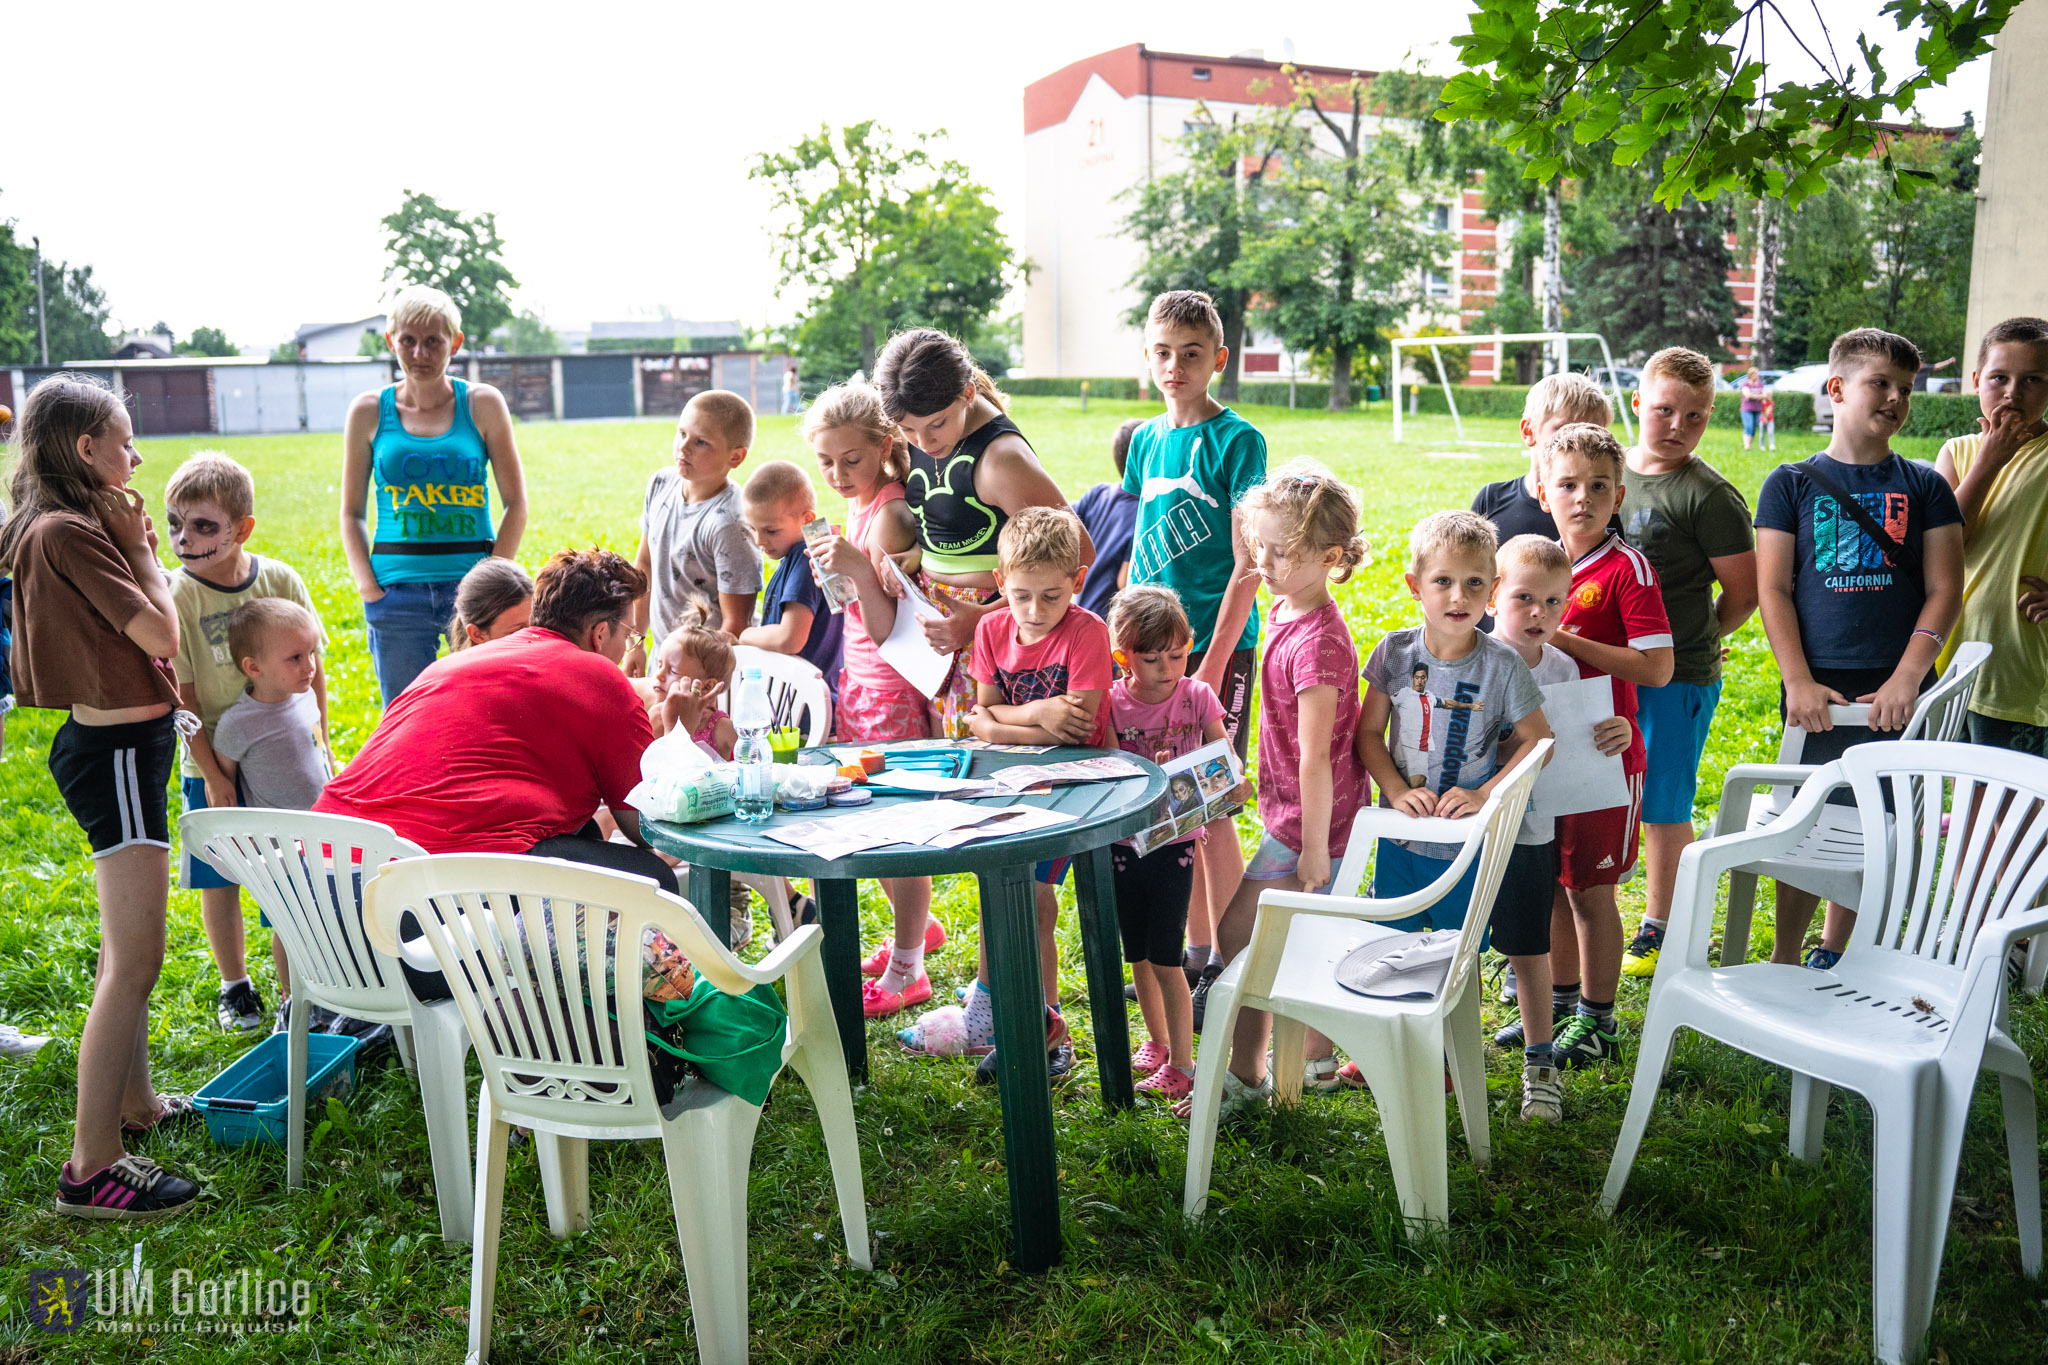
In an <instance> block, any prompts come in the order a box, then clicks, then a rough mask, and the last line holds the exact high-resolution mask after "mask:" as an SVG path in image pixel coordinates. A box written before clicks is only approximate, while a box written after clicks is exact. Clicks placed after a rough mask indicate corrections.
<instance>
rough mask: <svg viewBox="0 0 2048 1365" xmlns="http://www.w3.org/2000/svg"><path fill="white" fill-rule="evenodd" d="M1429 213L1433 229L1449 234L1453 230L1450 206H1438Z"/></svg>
mask: <svg viewBox="0 0 2048 1365" xmlns="http://www.w3.org/2000/svg"><path fill="white" fill-rule="evenodd" d="M1429 213H1430V219H1429V222H1430V226H1431V227H1433V228H1435V229H1436V230H1437V231H1438V232H1449V231H1450V230H1451V206H1450V205H1449V204H1438V205H1437V206H1436V207H1434V208H1432V209H1431V210H1430V211H1429Z"/></svg>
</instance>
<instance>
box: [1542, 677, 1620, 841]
mask: <svg viewBox="0 0 2048 1365" xmlns="http://www.w3.org/2000/svg"><path fill="white" fill-rule="evenodd" d="M1613 714H1614V683H1613V680H1612V679H1609V678H1607V677H1604V676H1596V677H1591V678H1578V679H1575V680H1573V681H1571V682H1561V683H1551V684H1550V685H1549V686H1548V687H1545V688H1544V689H1543V719H1544V720H1546V721H1548V722H1549V723H1550V733H1551V734H1552V735H1555V736H1556V737H1557V744H1556V747H1554V748H1553V749H1552V750H1551V751H1550V762H1549V763H1548V764H1546V765H1545V766H1544V769H1543V771H1542V773H1541V774H1539V775H1538V777H1537V778H1536V789H1535V791H1533V792H1532V793H1530V796H1529V809H1530V810H1532V811H1534V812H1535V813H1536V814H1538V815H1577V814H1579V813H1580V812H1581V811H1589V810H1611V809H1613V808H1614V807H1615V806H1626V805H1627V804H1628V803H1629V790H1628V778H1627V777H1625V776H1623V774H1622V771H1621V755H1620V754H1614V755H1612V756H1608V755H1603V754H1602V753H1601V752H1600V751H1599V750H1598V749H1596V748H1594V747H1593V726H1594V725H1595V724H1596V723H1597V722H1599V721H1603V720H1606V719H1608V718H1609V717H1611V716H1612V715H1613Z"/></svg>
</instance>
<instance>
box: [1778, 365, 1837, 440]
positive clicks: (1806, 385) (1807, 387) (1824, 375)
mask: <svg viewBox="0 0 2048 1365" xmlns="http://www.w3.org/2000/svg"><path fill="white" fill-rule="evenodd" d="M1771 388H1772V390H1773V391H1775V392H1780V393H1810V394H1812V395H1813V429H1814V430H1815V431H1833V430H1834V429H1835V405H1834V401H1833V400H1832V399H1830V398H1829V397H1828V367H1827V365H1826V363H1825V362H1822V363H1820V364H1817V365H1801V366H1800V367H1799V368H1798V369H1796V370H1787V371H1786V372H1785V373H1784V374H1783V375H1781V376H1780V377H1779V378H1778V381H1777V382H1776V383H1774V384H1772V385H1771Z"/></svg>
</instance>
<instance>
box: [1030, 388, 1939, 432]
mask: <svg viewBox="0 0 2048 1365" xmlns="http://www.w3.org/2000/svg"><path fill="white" fill-rule="evenodd" d="M1084 383H1085V384H1087V385H1088V394H1089V397H1091V398H1116V399H1124V400H1138V399H1142V398H1144V397H1145V396H1146V395H1145V394H1144V393H1142V392H1140V390H1139V385H1138V381H1137V380H1135V379H1125V378H1103V379H1079V378H1074V379H1006V380H1004V381H1002V388H1003V391H1004V392H1006V393H1013V394H1016V395H1018V396H1019V397H1039V398H1077V397H1079V396H1080V393H1081V385H1082V384H1084ZM1293 390H1294V405H1295V406H1296V407H1297V408H1322V407H1326V406H1328V404H1329V401H1330V386H1329V384H1327V383H1323V382H1304V383H1299V384H1296V385H1294V386H1293ZM1237 392H1238V401H1239V402H1240V403H1245V404H1269V405H1271V406H1274V407H1286V406H1287V398H1288V385H1286V384H1275V383H1266V382H1261V383H1240V384H1239V385H1238V390H1237ZM1351 392H1352V397H1353V399H1354V401H1356V402H1358V403H1361V404H1362V403H1364V401H1365V393H1366V386H1365V385H1363V384H1354V385H1353V386H1352V390H1351ZM1401 397H1402V398H1403V399H1404V400H1405V398H1406V395H1405V394H1404V395H1401ZM1528 397H1529V390H1528V388H1527V386H1525V385H1520V384H1470V385H1467V384H1461V385H1459V386H1458V389H1457V399H1458V412H1459V414H1460V415H1461V416H1465V417H1501V418H1506V419H1508V420H1509V421H1513V420H1516V419H1518V418H1520V417H1521V415H1522V405H1523V403H1524V402H1526V401H1527V399H1528ZM1624 397H1625V395H1624ZM1420 407H1421V410H1422V411H1423V412H1426V413H1436V414H1444V413H1448V412H1449V411H1450V409H1449V408H1448V407H1447V406H1446V405H1445V403H1444V391H1443V388H1442V387H1441V386H1438V385H1431V386H1426V387H1424V388H1423V390H1422V393H1421V397H1420ZM1741 410H1742V399H1741V395H1740V394H1735V393H1717V394H1715V395H1714V417H1713V424H1714V425H1715V426H1717V427H1735V426H1740V425H1742V417H1741ZM1977 414H1978V407H1977V398H1976V395H1974V394H1957V393H1922V394H1916V395H1914V398H1913V408H1912V412H1911V414H1910V415H1909V416H1908V417H1907V419H1906V425H1905V427H1904V429H1903V430H1902V431H1901V432H1900V433H1899V434H1900V435H1902V436H1959V435H1964V434H1967V433H1970V432H1974V431H1975V430H1977ZM1777 418H1778V431H1779V433H1780V434H1781V435H1782V434H1789V433H1794V432H1806V431H1810V430H1811V429H1812V427H1813V396H1812V395H1811V394H1805V393H1780V394H1779V395H1778V405H1777Z"/></svg>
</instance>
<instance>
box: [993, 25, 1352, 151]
mask: <svg viewBox="0 0 2048 1365" xmlns="http://www.w3.org/2000/svg"><path fill="white" fill-rule="evenodd" d="M1293 66H1294V69H1295V70H1296V71H1299V72H1302V73H1305V74H1307V75H1310V76H1323V77H1328V78H1330V79H1332V80H1349V79H1350V78H1351V77H1353V76H1363V77H1365V78H1366V79H1368V80H1370V79H1371V78H1372V77H1373V76H1375V75H1377V74H1379V73H1377V72H1374V71H1354V70H1351V69H1349V68H1346V67H1340V66H1310V65H1308V64H1306V63H1304V62H1295V63H1293ZM1280 67H1281V63H1279V62H1269V61H1265V60H1263V59H1261V58H1257V57H1202V56H1197V55H1195V54H1193V53H1188V52H1154V51H1152V50H1151V49H1150V48H1148V47H1146V46H1145V45H1144V44H1143V43H1131V44H1130V45H1128V46H1126V47H1119V48H1112V49H1111V50H1110V51H1108V52H1099V53H1097V54H1096V55H1095V56H1093V57H1084V58H1082V59H1081V60H1080V61H1078V62H1072V63H1070V64H1068V65H1066V66H1063V67H1061V68H1060V69H1059V70H1057V71H1055V72H1053V73H1052V74H1051V75H1050V76H1043V77H1041V78H1039V79H1038V80H1035V81H1033V82H1031V84H1029V85H1027V86H1025V87H1024V132H1025V133H1026V134H1027V135H1029V134H1031V133H1035V132H1038V131H1039V130H1040V129H1042V128H1051V127H1053V126H1054V125H1056V124H1061V123H1065V122H1066V121H1067V115H1069V114H1071V113H1073V112H1074V105H1075V103H1076V102H1077V101H1078V100H1079V99H1080V98H1081V91H1082V90H1083V89H1085V88H1086V87H1087V84H1088V78H1089V77H1090V76H1100V77H1102V79H1103V81H1104V82H1105V83H1106V84H1107V85H1108V86H1109V88H1110V89H1112V90H1114V91H1116V92H1117V94H1119V95H1121V96H1123V97H1124V98H1125V99H1132V98H1135V97H1136V96H1139V95H1145V94H1151V95H1161V96H1167V97H1169V98H1174V99H1190V100H1193V99H1203V100H1215V101H1217V102H1220V103H1224V104H1286V103H1288V102H1289V101H1290V100H1292V99H1293V98H1294V91H1293V90H1292V89H1291V88H1290V87H1289V85H1288V83H1287V80H1286V78H1285V77H1284V76H1282V75H1281V74H1280ZM1198 70H1199V71H1205V72H1207V73H1208V75H1207V78H1206V79H1203V78H1199V77H1197V75H1196V74H1195V73H1196V72H1197V71H1198ZM1259 82H1263V83H1264V84H1263V88H1262V89H1259V90H1253V89H1252V88H1251V87H1252V85H1253V84H1254V83H1259Z"/></svg>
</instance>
